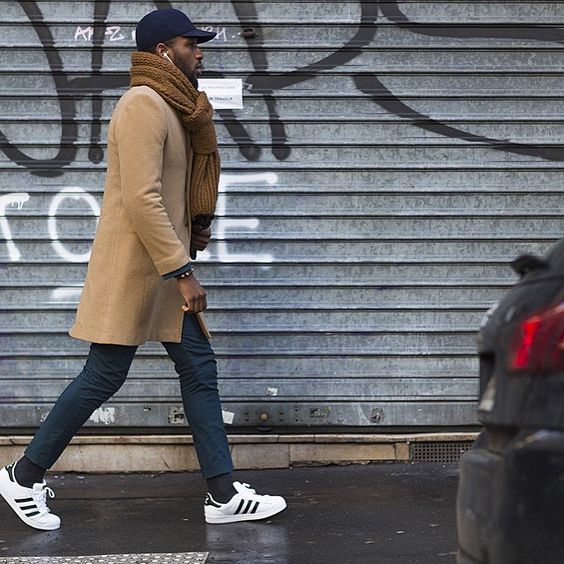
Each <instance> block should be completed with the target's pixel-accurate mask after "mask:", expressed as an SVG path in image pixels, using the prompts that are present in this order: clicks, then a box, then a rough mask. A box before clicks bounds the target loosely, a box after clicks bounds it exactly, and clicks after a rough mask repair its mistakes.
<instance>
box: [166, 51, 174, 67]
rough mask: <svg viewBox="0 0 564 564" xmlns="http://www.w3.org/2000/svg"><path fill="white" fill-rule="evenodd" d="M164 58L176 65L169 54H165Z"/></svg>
mask: <svg viewBox="0 0 564 564" xmlns="http://www.w3.org/2000/svg"><path fill="white" fill-rule="evenodd" d="M163 57H164V58H165V59H166V60H167V61H168V62H169V63H172V64H173V65H174V63H173V62H172V60H171V59H170V57H169V56H168V53H163Z"/></svg>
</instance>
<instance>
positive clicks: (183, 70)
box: [178, 67, 198, 90]
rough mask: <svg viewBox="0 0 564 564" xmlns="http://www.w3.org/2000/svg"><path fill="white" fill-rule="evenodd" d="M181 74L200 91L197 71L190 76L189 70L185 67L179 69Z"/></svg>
mask: <svg viewBox="0 0 564 564" xmlns="http://www.w3.org/2000/svg"><path fill="white" fill-rule="evenodd" d="M178 69H179V70H180V72H181V73H182V74H183V75H184V76H185V77H186V78H187V79H188V80H189V81H190V83H191V84H192V86H193V87H194V88H195V89H196V90H198V77H197V76H196V71H194V73H193V74H190V72H189V70H188V69H186V68H183V67H178Z"/></svg>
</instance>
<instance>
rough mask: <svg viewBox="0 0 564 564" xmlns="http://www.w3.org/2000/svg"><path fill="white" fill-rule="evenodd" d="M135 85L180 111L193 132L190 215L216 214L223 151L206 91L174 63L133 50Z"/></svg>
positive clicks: (191, 135) (191, 133)
mask: <svg viewBox="0 0 564 564" xmlns="http://www.w3.org/2000/svg"><path fill="white" fill-rule="evenodd" d="M131 64H132V66H131V70H130V71H129V73H130V76H131V82H130V84H131V86H141V85H145V86H149V87H150V88H152V89H153V90H155V91H156V92H158V93H159V94H160V96H161V97H162V98H163V99H164V100H165V101H166V102H168V103H169V104H170V105H171V106H172V107H173V108H174V109H175V110H176V111H177V112H178V116H179V117H180V120H181V121H182V125H183V126H184V129H185V130H186V131H187V132H188V134H189V135H190V141H191V142H192V149H193V150H194V160H193V163H192V176H191V181H190V214H191V217H192V218H195V217H196V216H198V215H213V213H214V211H215V204H216V201H217V188H218V185H219V166H220V162H219V153H218V150H217V139H216V135H215V128H214V125H213V121H212V118H213V108H212V106H211V104H210V102H209V100H208V97H207V96H206V93H205V92H198V90H196V88H194V86H193V85H192V84H191V83H190V81H189V80H188V79H187V78H186V76H184V74H183V73H182V72H181V71H180V70H179V69H178V68H177V67H176V66H174V65H171V64H170V63H168V62H167V61H166V60H164V59H163V58H161V57H159V56H158V55H153V54H152V53H144V52H140V51H135V52H133V54H132V56H131Z"/></svg>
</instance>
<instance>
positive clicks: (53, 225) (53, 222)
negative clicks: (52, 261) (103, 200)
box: [47, 186, 100, 262]
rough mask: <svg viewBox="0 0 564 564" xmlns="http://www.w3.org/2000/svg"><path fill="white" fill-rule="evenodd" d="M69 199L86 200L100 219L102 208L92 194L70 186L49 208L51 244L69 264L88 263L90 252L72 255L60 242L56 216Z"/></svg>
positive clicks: (57, 196) (62, 191) (48, 221)
mask: <svg viewBox="0 0 564 564" xmlns="http://www.w3.org/2000/svg"><path fill="white" fill-rule="evenodd" d="M67 198H72V199H73V200H80V199H81V198H83V199H84V200H86V202H87V203H88V205H89V206H90V208H91V209H92V211H93V212H94V215H95V216H96V218H97V220H98V218H99V217H100V206H99V205H98V202H97V201H96V200H95V199H94V197H93V196H92V195H91V194H88V192H86V191H85V190H84V189H83V188H80V187H79V186H69V187H66V188H63V189H62V190H61V191H60V192H59V193H58V194H57V195H56V196H55V197H54V198H53V201H52V202H51V206H50V207H49V219H48V220H47V227H48V230H49V237H50V238H51V244H52V245H53V248H54V249H55V251H56V252H57V254H58V255H59V256H60V257H61V258H62V259H63V260H66V261H67V262H88V261H89V260H90V253H91V251H88V252H87V253H83V254H76V253H71V252H70V251H68V250H67V249H65V247H64V246H63V244H62V243H61V242H60V241H59V234H58V232H57V217H56V215H57V210H58V209H59V206H60V205H61V202H63V201H64V200H66V199H67ZM96 225H97V223H96Z"/></svg>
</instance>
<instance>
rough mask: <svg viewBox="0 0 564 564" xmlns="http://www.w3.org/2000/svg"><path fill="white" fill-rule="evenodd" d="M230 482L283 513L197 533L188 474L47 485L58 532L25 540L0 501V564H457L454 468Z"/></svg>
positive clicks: (57, 478)
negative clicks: (164, 562) (275, 500)
mask: <svg viewBox="0 0 564 564" xmlns="http://www.w3.org/2000/svg"><path fill="white" fill-rule="evenodd" d="M237 478H238V479H239V480H240V481H243V482H249V483H250V484H251V485H252V486H253V487H255V488H256V489H257V491H258V493H271V494H281V495H284V496H285V497H286V498H287V500H288V509H287V510H286V511H285V512H284V513H282V514H280V515H279V516H275V517H273V518H272V519H269V520H267V521H266V522H264V521H258V522H254V523H252V522H250V523H237V524H231V525H206V524H205V523H204V520H203V507H202V501H203V496H204V494H205V487H204V481H203V480H202V479H201V477H200V475H199V474H197V473H168V474H119V475H116V474H113V475H81V474H59V475H56V474H55V475H51V476H48V484H49V486H50V487H51V488H52V489H53V490H54V491H55V494H56V498H55V499H54V500H51V503H50V507H51V508H52V510H53V512H54V513H57V514H58V515H59V516H60V517H61V519H62V521H63V524H62V527H61V529H60V530H58V531H54V532H40V531H36V530H34V529H31V528H29V527H27V526H26V525H24V524H23V523H21V521H19V519H17V518H16V517H15V515H13V514H12V513H11V510H10V509H9V508H8V506H7V505H6V504H5V503H4V501H3V500H1V501H0V564H5V563H10V558H9V557H17V556H76V555H95V554H136V553H191V552H194V553H196V552H208V553H209V555H208V558H207V560H206V562H207V563H208V564H318V563H319V564H325V563H326V564H442V563H443V562H444V563H445V564H446V563H448V564H453V563H454V561H455V556H454V555H455V551H456V524H455V498H456V487H457V479H458V466H457V465H456V464H449V465H444V464H436V463H419V464H369V465H366V466H330V467H314V468H295V469H284V470H261V471H240V472H238V473H237ZM73 561H74V560H73ZM98 561H99V560H97V561H96V563H97V562H98ZM156 561H158V559H156ZM79 562H81V561H80V560H79ZM82 562H83V564H86V562H87V560H86V559H83V560H82ZM186 562H188V558H186ZM41 564H46V561H45V560H43V559H42V560H41ZM124 564H125V563H124Z"/></svg>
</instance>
